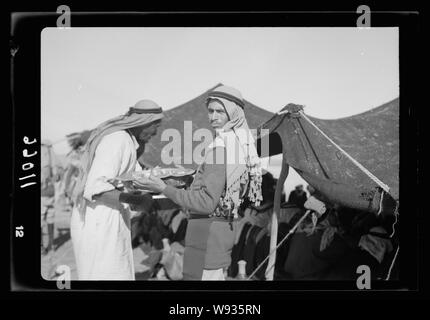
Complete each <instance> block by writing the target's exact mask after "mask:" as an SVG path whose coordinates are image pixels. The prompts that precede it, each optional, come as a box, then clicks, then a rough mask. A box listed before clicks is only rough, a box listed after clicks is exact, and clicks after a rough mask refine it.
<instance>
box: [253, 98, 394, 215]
mask: <svg viewBox="0 0 430 320" xmlns="http://www.w3.org/2000/svg"><path fill="white" fill-rule="evenodd" d="M301 112H304V110H303V107H302V106H300V105H295V104H288V105H287V106H286V107H284V108H283V109H282V110H281V111H280V112H278V114H276V115H275V116H273V117H272V118H271V119H270V120H268V121H267V122H265V123H264V124H262V125H261V126H260V127H259V139H258V141H257V147H258V152H259V153H260V155H261V156H267V155H270V156H273V155H276V154H280V153H282V154H283V162H284V164H288V165H289V166H291V167H292V168H294V169H295V170H296V171H297V172H298V173H299V174H300V175H301V176H302V178H303V179H304V180H306V181H307V182H308V183H309V184H310V185H312V186H313V187H314V188H315V189H316V190H317V192H318V193H319V194H320V195H322V197H323V198H324V199H325V200H327V201H330V202H333V203H338V204H340V205H343V206H347V207H351V208H355V209H359V210H369V209H370V208H371V207H372V206H373V211H374V210H375V209H374V208H375V202H377V201H379V199H380V198H379V199H378V198H377V197H378V196H380V195H381V189H380V188H378V184H377V183H375V181H373V180H372V179H371V178H370V177H369V176H368V175H366V174H365V173H364V172H363V171H362V170H361V169H360V168H358V167H357V166H356V165H355V164H354V163H353V162H352V161H351V160H350V159H348V158H347V156H346V155H345V154H344V153H342V152H341V151H340V150H339V149H338V148H337V147H335V145H334V144H333V143H331V142H330V141H329V140H328V139H327V138H326V137H324V135H322V134H321V132H319V131H318V130H317V129H316V128H315V127H314V126H312V124H311V123H309V121H307V120H306V119H305V118H304V117H303V116H302V114H301ZM306 117H307V118H308V119H309V120H310V121H311V122H312V123H314V124H315V125H316V127H318V128H319V129H320V130H321V131H322V132H323V133H324V134H325V135H326V136H328V137H329V138H330V139H331V140H332V141H333V142H335V143H336V144H337V145H338V146H339V147H341V148H342V149H343V150H344V151H346V152H347V153H348V154H349V155H350V156H351V157H352V158H354V159H355V160H357V161H358V162H359V163H360V164H361V165H363V166H364V167H365V168H366V169H367V170H368V171H369V172H371V173H372V174H373V175H374V176H376V177H377V178H378V179H379V180H381V181H382V182H383V183H384V184H386V185H388V187H389V195H391V197H389V198H390V199H391V202H394V201H393V200H396V201H398V199H399V100H398V98H397V99H394V100H392V101H390V102H388V103H386V104H384V105H382V106H379V107H377V108H374V109H371V110H369V111H367V112H364V113H361V114H358V115H354V116H351V117H346V118H341V119H336V120H322V119H317V118H313V117H309V116H306ZM262 129H266V130H262ZM264 144H265V145H264ZM267 146H268V148H267ZM267 149H268V150H267ZM267 151H268V154H267ZM262 152H263V153H264V154H261V153H262ZM372 202H373V203H372ZM378 206H379V204H378ZM376 207H377V206H376ZM370 211H372V210H370ZM393 211H394V207H393Z"/></svg>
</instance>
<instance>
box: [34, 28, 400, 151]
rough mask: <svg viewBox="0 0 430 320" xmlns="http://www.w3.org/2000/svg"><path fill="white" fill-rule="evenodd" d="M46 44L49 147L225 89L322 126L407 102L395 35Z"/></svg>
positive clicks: (96, 37)
mask: <svg viewBox="0 0 430 320" xmlns="http://www.w3.org/2000/svg"><path fill="white" fill-rule="evenodd" d="M41 41H42V52H41V59H42V61H41V62H42V63H41V68H42V69H41V72H42V79H41V80H42V82H41V83H42V88H41V90H42V91H41V94H42V101H41V103H42V109H41V112H42V123H41V130H42V131H41V132H42V138H48V139H50V140H51V141H57V140H59V139H61V138H63V137H64V136H65V135H66V134H68V133H71V132H75V131H79V130H83V129H92V128H93V127H95V126H96V125H98V124H99V123H101V122H103V121H105V120H107V119H108V118H110V117H113V116H117V115H119V114H123V113H125V112H126V111H127V109H128V107H129V106H131V105H133V104H134V103H135V102H136V101H138V100H140V99H144V98H147V99H152V100H154V101H156V102H157V103H159V104H160V105H161V106H162V107H163V108H164V109H170V108H173V107H176V106H178V105H180V104H182V103H184V102H186V101H188V100H191V99H193V98H195V97H196V96H198V95H200V94H202V93H203V92H204V91H206V90H208V89H209V88H211V87H213V86H214V85H216V84H217V83H219V82H222V83H224V84H226V85H230V86H234V87H236V88H237V89H239V90H240V91H241V92H242V94H243V96H244V98H245V99H247V100H249V101H251V102H252V103H254V104H256V105H258V106H260V107H262V108H265V109H267V110H269V111H272V112H276V111H278V110H280V109H281V108H282V107H283V106H285V105H286V104H288V103H290V102H294V103H298V104H304V105H305V106H306V108H305V112H306V113H307V114H309V115H311V116H314V117H318V118H323V119H333V118H340V117H345V116H350V115H353V114H357V113H360V112H364V111H366V110H369V109H371V108H373V107H376V106H379V105H380V104H382V103H385V102H388V101H389V100H392V99H394V98H396V97H398V95H399V67H398V63H399V60H398V29H397V28H371V29H367V30H360V29H357V28H71V29H65V30H61V29H57V28H47V29H45V30H43V32H42V34H41ZM191 120H192V119H191ZM55 150H56V151H57V152H58V153H66V152H67V150H68V147H67V144H66V143H61V144H58V145H57V146H55Z"/></svg>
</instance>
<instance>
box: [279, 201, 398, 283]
mask: <svg viewBox="0 0 430 320" xmlns="http://www.w3.org/2000/svg"><path fill="white" fill-rule="evenodd" d="M311 198H313V197H311ZM311 200H312V202H313V203H314V204H315V203H318V200H317V199H315V198H314V199H311ZM315 200H316V201H315ZM307 204H308V202H306V203H305V205H304V207H305V208H307V209H311V210H313V209H312V208H316V207H318V205H317V206H309V205H307ZM326 205H327V209H326V210H325V213H324V214H322V215H317V217H318V216H319V218H318V220H317V221H316V223H313V221H310V220H312V218H308V219H307V220H305V221H304V223H303V224H302V225H300V226H299V228H297V231H296V233H295V234H294V235H292V237H291V239H290V240H289V250H288V255H287V259H286V261H285V265H284V271H285V272H286V274H287V277H288V278H289V279H297V280H299V279H302V280H303V279H306V280H310V279H315V280H349V279H356V276H357V274H356V270H357V267H358V266H359V265H362V264H365V265H368V266H369V267H370V268H371V270H372V277H376V275H377V273H376V272H373V271H376V270H377V269H378V265H379V264H380V263H381V262H382V260H383V259H384V255H385V254H386V253H389V252H390V251H391V250H392V246H391V244H389V243H388V242H387V241H386V239H383V238H382V237H381V238H380V239H376V238H375V237H376V236H374V237H373V238H372V239H368V237H367V235H369V233H370V234H371V233H372V232H373V231H372V230H379V231H381V230H383V229H384V227H383V225H382V224H383V223H381V220H380V219H379V217H377V216H376V215H374V214H373V213H369V212H362V211H358V210H354V209H350V208H346V207H339V206H337V205H333V206H330V205H329V204H326ZM320 207H321V206H320ZM313 211H315V210H313ZM376 227H377V229H375V228H376ZM382 233H383V232H382ZM366 240H375V241H376V242H378V243H379V244H378V245H377V246H376V247H378V248H380V250H378V249H375V250H374V251H375V252H371V251H372V249H374V248H372V249H369V248H370V247H371V246H370V245H369V241H366ZM366 245H368V248H367V249H366Z"/></svg>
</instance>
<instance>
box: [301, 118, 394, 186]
mask: <svg viewBox="0 0 430 320" xmlns="http://www.w3.org/2000/svg"><path fill="white" fill-rule="evenodd" d="M299 113H300V115H301V116H302V117H303V119H305V120H306V121H307V122H309V124H311V125H312V126H313V127H314V128H315V129H316V130H317V131H318V132H319V133H321V135H322V136H323V137H325V138H326V139H327V140H328V141H330V142H331V143H332V144H333V145H334V146H335V147H336V148H337V149H339V151H340V152H342V153H343V154H344V155H345V156H346V157H347V158H348V159H349V160H351V161H352V163H354V164H355V165H356V166H357V167H358V168H359V169H360V170H361V171H363V172H364V173H365V174H366V175H367V176H368V177H369V178H370V179H372V180H373V181H374V182H375V183H376V184H377V185H379V186H380V187H381V188H382V189H383V190H384V191H385V192H386V193H389V192H390V188H389V187H388V186H387V185H386V184H385V183H383V182H382V181H381V180H379V179H378V178H377V177H376V176H375V175H374V174H372V173H371V172H370V171H369V170H367V169H366V168H365V167H364V166H363V165H362V164H361V163H359V162H358V161H357V160H355V159H354V158H353V157H351V156H350V155H349V154H348V153H347V152H346V151H345V150H343V149H342V148H341V147H340V146H339V145H337V144H336V143H335V142H334V141H333V140H332V139H330V137H329V136H327V135H326V134H325V133H324V132H323V131H322V130H321V129H320V128H318V127H317V126H316V125H315V124H314V123H313V122H312V121H311V120H310V119H309V118H308V117H307V116H306V115H305V114H304V112H303V111H299Z"/></svg>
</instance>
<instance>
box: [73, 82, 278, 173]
mask: <svg viewBox="0 0 430 320" xmlns="http://www.w3.org/2000/svg"><path fill="white" fill-rule="evenodd" d="M221 85H222V84H221V83H219V84H217V85H216V86H214V87H213V88H210V89H209V90H207V91H206V92H203V93H202V94H201V95H199V96H197V97H195V98H193V99H192V100H190V101H188V102H185V103H183V104H181V105H179V106H177V107H175V108H172V109H169V110H164V118H163V121H162V122H161V125H160V127H159V128H158V132H157V135H156V136H154V137H152V138H151V140H150V141H149V142H148V143H147V144H146V145H145V146H144V147H143V148H140V149H139V150H138V154H139V155H140V158H139V161H140V162H141V163H143V164H149V165H151V166H157V165H160V166H170V165H173V163H163V161H162V160H163V159H164V160H165V159H167V160H173V161H174V163H176V164H181V165H183V166H184V167H192V168H196V167H197V165H198V164H199V163H198V161H196V160H198V159H197V157H193V152H194V151H195V150H196V149H197V148H196V147H197V146H198V145H199V144H201V143H202V141H201V140H202V137H200V136H199V135H198V132H199V131H198V130H199V129H203V128H204V129H210V124H209V120H208V113H207V110H206V107H205V101H206V98H207V96H208V93H209V92H210V91H212V90H213V89H215V88H217V87H219V86H221ZM244 109H245V117H246V120H247V122H248V124H249V127H250V128H251V129H257V127H258V126H259V125H261V123H263V122H264V121H266V120H268V119H270V118H271V117H272V116H273V113H271V112H269V111H266V110H264V109H262V108H259V107H258V106H256V105H254V104H253V103H251V102H249V101H246V100H245V108H244ZM125 111H127V110H124V112H125ZM104 120H106V119H100V121H101V122H102V121H104ZM90 134H91V131H90V130H85V131H82V132H78V133H72V134H69V135H68V136H67V140H68V143H69V145H70V147H71V148H72V149H76V148H77V147H79V146H83V145H84V144H85V142H86V141H87V139H88V138H89V136H90ZM172 138H175V139H176V140H175V147H178V151H180V152H178V153H177V155H176V156H175V155H174V154H173V152H172V149H171V148H169V144H170V145H172ZM193 138H194V139H193ZM209 142H210V141H207V143H209Z"/></svg>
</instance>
